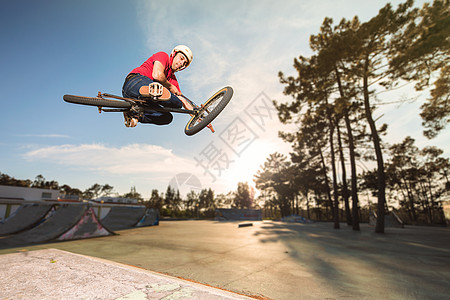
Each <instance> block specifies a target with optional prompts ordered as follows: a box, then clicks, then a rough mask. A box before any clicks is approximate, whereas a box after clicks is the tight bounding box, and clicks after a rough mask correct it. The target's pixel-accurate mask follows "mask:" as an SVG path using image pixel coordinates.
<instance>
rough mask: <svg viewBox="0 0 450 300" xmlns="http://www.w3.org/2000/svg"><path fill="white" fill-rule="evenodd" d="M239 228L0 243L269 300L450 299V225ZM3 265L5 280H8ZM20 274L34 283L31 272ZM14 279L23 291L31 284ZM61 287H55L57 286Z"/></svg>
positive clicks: (191, 225) (163, 225) (186, 224)
mask: <svg viewBox="0 0 450 300" xmlns="http://www.w3.org/2000/svg"><path fill="white" fill-rule="evenodd" d="M238 224H239V223H238V222H215V221H172V222H164V221H163V222H160V225H159V226H154V227H144V228H135V229H129V230H123V231H119V233H120V235H118V236H110V237H102V238H95V239H88V240H79V241H69V242H62V243H52V244H42V245H34V246H29V245H8V246H5V245H2V243H1V239H0V254H7V253H19V254H20V253H21V254H22V255H23V253H25V252H26V251H32V250H37V249H50V248H54V249H60V250H64V251H69V252H72V253H78V254H82V255H88V256H92V257H98V258H101V259H106V260H110V261H113V262H117V263H122V264H127V265H133V266H137V267H140V268H144V269H147V270H151V271H153V272H160V273H164V274H167V275H169V276H175V277H178V278H184V279H188V280H191V281H195V282H198V283H202V284H206V285H208V286H212V287H218V288H220V289H223V290H228V291H232V292H235V293H238V294H244V295H247V296H250V297H259V298H269V299H448V295H450V284H449V282H450V234H449V233H450V229H449V228H435V227H413V226H407V227H406V228H403V229H402V228H387V229H386V233H385V234H375V233H374V229H373V228H369V227H368V226H366V225H364V224H363V225H362V228H361V229H362V231H361V232H354V231H352V230H351V228H349V227H347V226H346V225H344V224H341V229H340V230H334V229H333V224H331V223H315V224H290V223H280V222H253V226H249V227H240V228H239V227H238ZM31 253H33V252H31ZM31 253H30V254H31ZM2 257H3V258H4V257H8V259H7V260H8V261H9V260H15V259H16V258H17V256H15V257H16V258H11V259H9V256H0V259H1V258H2ZM23 265H24V268H26V267H27V265H26V263H23ZM4 266H5V265H4V264H3V266H2V268H0V278H1V277H5V276H4V274H2V273H4V272H5V269H4ZM22 274H23V276H24V277H25V278H24V280H25V281H26V280H28V279H27V278H26V277H27V273H26V272H24V273H22ZM102 274H103V272H102ZM2 275H3V276H2ZM102 276H103V275H102ZM106 276H107V275H106ZM10 280H11V281H12V282H10V284H12V285H16V286H17V288H19V287H20V286H21V284H22V282H23V281H24V280H17V281H14V280H13V279H10ZM60 280H69V281H70V277H67V278H64V277H62V278H61V279H60ZM0 285H2V286H3V285H4V282H0ZM60 286H61V285H60V284H59V283H58V282H55V289H58V288H59V287H60ZM2 293H3V294H2ZM4 293H5V290H0V298H6V299H8V298H10V297H12V295H10V294H4ZM12 298H14V297H12ZM86 298H89V296H88V295H86ZM162 298H163V297H162ZM169 298H170V297H169ZM169 298H167V299H169ZM181 298H183V297H181ZM105 299H111V298H108V297H105ZM171 299H175V298H174V296H171Z"/></svg>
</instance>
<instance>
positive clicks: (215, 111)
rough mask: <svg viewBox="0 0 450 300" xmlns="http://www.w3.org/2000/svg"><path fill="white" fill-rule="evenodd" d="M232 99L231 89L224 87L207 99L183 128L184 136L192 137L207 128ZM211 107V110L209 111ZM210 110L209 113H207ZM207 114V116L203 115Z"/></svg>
mask: <svg viewBox="0 0 450 300" xmlns="http://www.w3.org/2000/svg"><path fill="white" fill-rule="evenodd" d="M231 97H233V89H232V88H231V87H230V86H227V87H224V88H222V89H221V90H219V91H218V92H217V93H215V94H214V95H213V96H212V97H211V98H209V99H208V100H207V101H206V102H205V103H204V104H203V106H202V108H201V109H200V111H199V112H198V113H197V114H195V115H194V116H193V117H192V118H191V119H190V120H189V122H188V123H187V124H186V127H185V128H184V133H185V134H186V135H194V134H196V133H198V132H199V131H200V130H202V129H203V128H205V127H206V126H208V124H210V123H211V122H212V121H213V120H214V119H215V118H216V117H217V116H218V115H219V114H220V113H221V112H222V110H223V109H224V108H225V106H226V105H227V104H228V103H229V102H230V100H231ZM211 107H212V110H210V109H211ZM209 110H210V111H209ZM205 113H207V115H204V114H205Z"/></svg>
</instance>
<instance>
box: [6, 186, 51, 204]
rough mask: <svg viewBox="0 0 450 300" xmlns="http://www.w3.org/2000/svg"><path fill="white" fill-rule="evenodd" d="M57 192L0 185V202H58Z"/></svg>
mask: <svg viewBox="0 0 450 300" xmlns="http://www.w3.org/2000/svg"><path fill="white" fill-rule="evenodd" d="M59 196H60V192H59V190H50V189H38V188H29V187H21V186H9V185H0V200H10V201H58V198H59Z"/></svg>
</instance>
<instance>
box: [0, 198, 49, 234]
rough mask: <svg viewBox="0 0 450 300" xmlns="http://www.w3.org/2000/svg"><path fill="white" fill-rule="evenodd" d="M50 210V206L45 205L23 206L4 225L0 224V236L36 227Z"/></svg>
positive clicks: (32, 204) (31, 204)
mask: <svg viewBox="0 0 450 300" xmlns="http://www.w3.org/2000/svg"><path fill="white" fill-rule="evenodd" d="M51 208H52V204H46V203H29V204H28V203H27V204H23V205H22V206H20V207H19V209H17V210H16V211H15V212H14V214H12V215H11V216H9V217H8V218H7V219H6V220H5V221H4V223H0V236H4V235H9V234H14V233H18V232H20V231H24V230H27V229H30V228H32V227H34V226H36V225H37V224H39V222H41V221H42V219H43V218H44V217H45V215H46V214H47V213H48V212H49V211H50V209H51Z"/></svg>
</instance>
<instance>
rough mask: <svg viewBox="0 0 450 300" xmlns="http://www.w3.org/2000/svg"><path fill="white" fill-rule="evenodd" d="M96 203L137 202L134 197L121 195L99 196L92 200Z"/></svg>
mask: <svg viewBox="0 0 450 300" xmlns="http://www.w3.org/2000/svg"><path fill="white" fill-rule="evenodd" d="M93 201H95V202H98V203H125V204H137V203H138V201H137V200H136V199H131V198H122V197H100V198H97V199H95V200H93Z"/></svg>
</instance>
